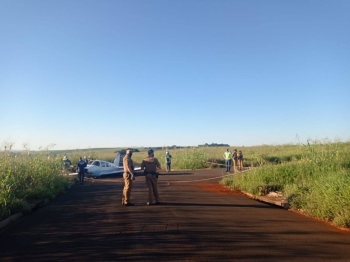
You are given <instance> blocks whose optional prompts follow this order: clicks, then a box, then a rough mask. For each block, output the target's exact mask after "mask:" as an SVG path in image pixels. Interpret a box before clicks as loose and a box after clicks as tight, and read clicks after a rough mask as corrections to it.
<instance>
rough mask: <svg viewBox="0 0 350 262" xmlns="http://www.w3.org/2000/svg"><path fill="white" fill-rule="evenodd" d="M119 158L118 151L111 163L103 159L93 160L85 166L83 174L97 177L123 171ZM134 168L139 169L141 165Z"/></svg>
mask: <svg viewBox="0 0 350 262" xmlns="http://www.w3.org/2000/svg"><path fill="white" fill-rule="evenodd" d="M121 160H122V159H121V155H120V153H117V155H116V157H115V159H114V162H113V163H111V162H108V161H105V160H98V159H96V160H93V161H92V162H89V164H88V165H87V166H86V167H85V171H86V172H85V176H86V177H92V178H98V177H101V176H103V175H110V174H118V173H123V172H124V168H123V162H121ZM134 170H141V167H134Z"/></svg>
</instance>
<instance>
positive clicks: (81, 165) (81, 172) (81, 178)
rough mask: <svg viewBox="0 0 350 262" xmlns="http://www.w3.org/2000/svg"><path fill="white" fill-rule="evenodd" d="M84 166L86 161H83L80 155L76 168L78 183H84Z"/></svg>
mask: <svg viewBox="0 0 350 262" xmlns="http://www.w3.org/2000/svg"><path fill="white" fill-rule="evenodd" d="M85 167H86V162H85V161H83V159H82V158H81V157H79V162H78V164H77V170H78V178H79V183H80V185H83V184H84V176H85Z"/></svg>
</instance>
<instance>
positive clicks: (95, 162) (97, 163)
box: [91, 161, 100, 166]
mask: <svg viewBox="0 0 350 262" xmlns="http://www.w3.org/2000/svg"><path fill="white" fill-rule="evenodd" d="M91 165H93V166H100V161H94V162H92V164H91Z"/></svg>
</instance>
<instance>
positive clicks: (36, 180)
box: [0, 151, 72, 220]
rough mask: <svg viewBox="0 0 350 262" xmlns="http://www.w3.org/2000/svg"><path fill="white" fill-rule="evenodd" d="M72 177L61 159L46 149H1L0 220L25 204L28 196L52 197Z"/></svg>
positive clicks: (62, 188)
mask: <svg viewBox="0 0 350 262" xmlns="http://www.w3.org/2000/svg"><path fill="white" fill-rule="evenodd" d="M71 181H72V178H71V177H67V176H63V175H62V162H61V160H60V159H59V158H53V157H51V156H50V155H49V154H47V153H41V154H35V155H31V154H29V155H28V154H27V152H25V153H18V154H14V153H11V152H9V151H4V152H0V220H1V219H3V218H6V217H7V216H10V215H11V214H13V213H14V212H18V211H20V210H23V209H26V208H28V202H27V200H29V199H44V198H48V199H52V198H53V197H54V196H55V195H56V194H58V193H61V192H64V191H65V190H66V189H67V186H68V185H69V184H70V183H71Z"/></svg>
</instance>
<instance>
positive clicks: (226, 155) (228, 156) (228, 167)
mask: <svg viewBox="0 0 350 262" xmlns="http://www.w3.org/2000/svg"><path fill="white" fill-rule="evenodd" d="M223 157H224V159H225V165H226V172H230V170H231V161H232V152H231V151H230V149H229V148H227V149H226V152H225V153H224V155H223Z"/></svg>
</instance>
